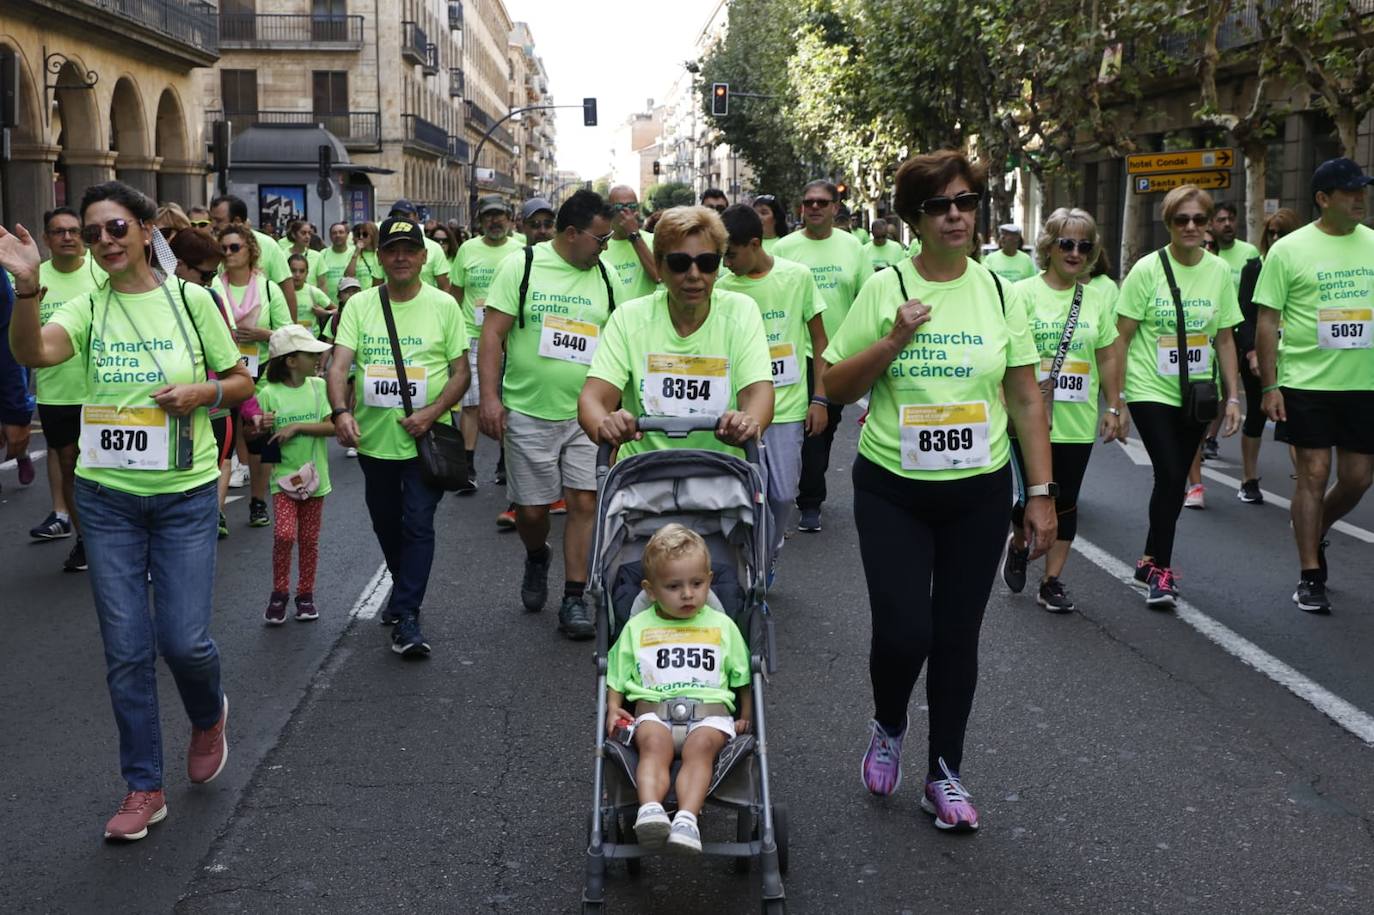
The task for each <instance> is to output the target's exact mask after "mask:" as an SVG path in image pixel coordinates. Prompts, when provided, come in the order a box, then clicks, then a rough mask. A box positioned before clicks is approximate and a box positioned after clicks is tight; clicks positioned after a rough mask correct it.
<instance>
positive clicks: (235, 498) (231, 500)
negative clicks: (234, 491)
mask: <svg viewBox="0 0 1374 915" xmlns="http://www.w3.org/2000/svg"><path fill="white" fill-rule="evenodd" d="M242 498H243V496H226V497H225V499H224V504H225V505H230V504H232V503H234V502H237V501H238V500H239V499H242Z"/></svg>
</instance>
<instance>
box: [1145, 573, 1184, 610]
mask: <svg viewBox="0 0 1374 915" xmlns="http://www.w3.org/2000/svg"><path fill="white" fill-rule="evenodd" d="M1177 605H1178V582H1177V580H1176V579H1175V577H1174V570H1173V569H1166V568H1164V567H1163V566H1155V567H1154V568H1153V569H1151V570H1150V593H1149V595H1148V596H1147V597H1146V598H1145V606H1147V607H1149V608H1150V609H1151V610H1173V609H1174V608H1175V607H1176V606H1177Z"/></svg>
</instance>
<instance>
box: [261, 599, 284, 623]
mask: <svg viewBox="0 0 1374 915" xmlns="http://www.w3.org/2000/svg"><path fill="white" fill-rule="evenodd" d="M290 597H291V595H290V594H287V593H286V592H285V591H273V592H272V596H271V597H269V598H268V599H267V609H266V610H264V611H263V612H262V618H263V620H265V621H266V623H267V625H269V626H280V625H281V624H282V623H284V622H286V601H287V599H288V598H290Z"/></svg>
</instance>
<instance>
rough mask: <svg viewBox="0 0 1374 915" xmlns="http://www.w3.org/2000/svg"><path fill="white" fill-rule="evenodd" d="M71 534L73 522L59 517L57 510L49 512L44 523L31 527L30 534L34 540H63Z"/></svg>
mask: <svg viewBox="0 0 1374 915" xmlns="http://www.w3.org/2000/svg"><path fill="white" fill-rule="evenodd" d="M71 535H72V523H71V522H70V521H63V520H62V519H61V518H59V517H57V512H48V517H46V518H44V519H43V523H42V524H40V525H38V526H37V527H31V528H29V536H30V537H32V538H33V539H34V540H61V539H63V538H64V537H70V536H71Z"/></svg>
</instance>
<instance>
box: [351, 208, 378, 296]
mask: <svg viewBox="0 0 1374 915" xmlns="http://www.w3.org/2000/svg"><path fill="white" fill-rule="evenodd" d="M344 276H353V277H357V278H358V284H359V285H360V286H362V287H363V288H364V289H371V288H372V287H373V286H380V285H382V284H383V283H385V282H386V274H384V273H382V264H381V261H379V260H377V224H376V223H375V222H360V223H357V224H356V225H354V226H353V259H352V260H350V261H349V262H348V266H347V267H345V268H344Z"/></svg>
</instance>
